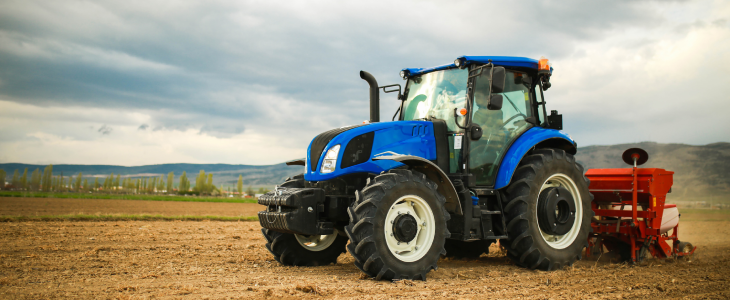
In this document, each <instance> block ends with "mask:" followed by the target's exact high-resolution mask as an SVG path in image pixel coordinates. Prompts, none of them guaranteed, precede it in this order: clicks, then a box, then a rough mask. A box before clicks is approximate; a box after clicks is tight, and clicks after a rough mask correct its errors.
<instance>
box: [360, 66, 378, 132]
mask: <svg viewBox="0 0 730 300" xmlns="http://www.w3.org/2000/svg"><path fill="white" fill-rule="evenodd" d="M360 78H362V79H363V80H365V81H367V82H368V84H369V85H370V123H375V122H380V91H379V90H378V81H376V80H375V77H374V76H373V75H372V74H370V73H368V72H365V71H360Z"/></svg>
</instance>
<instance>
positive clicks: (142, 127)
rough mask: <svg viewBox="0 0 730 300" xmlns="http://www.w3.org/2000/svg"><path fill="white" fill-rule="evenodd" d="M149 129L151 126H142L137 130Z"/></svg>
mask: <svg viewBox="0 0 730 300" xmlns="http://www.w3.org/2000/svg"><path fill="white" fill-rule="evenodd" d="M149 127H150V125H147V124H142V125H139V128H137V129H138V130H147V128H149Z"/></svg>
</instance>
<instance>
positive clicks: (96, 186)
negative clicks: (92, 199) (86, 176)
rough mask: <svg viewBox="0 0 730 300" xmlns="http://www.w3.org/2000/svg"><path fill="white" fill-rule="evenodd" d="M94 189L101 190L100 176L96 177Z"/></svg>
mask: <svg viewBox="0 0 730 300" xmlns="http://www.w3.org/2000/svg"><path fill="white" fill-rule="evenodd" d="M94 190H97V191H98V190H99V177H94Z"/></svg>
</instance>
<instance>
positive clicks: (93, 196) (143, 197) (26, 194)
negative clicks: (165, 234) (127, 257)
mask: <svg viewBox="0 0 730 300" xmlns="http://www.w3.org/2000/svg"><path fill="white" fill-rule="evenodd" d="M0 197H28V198H66V199H102V200H104V199H111V200H144V201H180V202H224V203H256V202H257V201H256V199H255V198H225V197H198V196H178V195H173V196H169V195H129V194H84V193H48V192H18V191H0Z"/></svg>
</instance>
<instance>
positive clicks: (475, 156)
mask: <svg viewBox="0 0 730 300" xmlns="http://www.w3.org/2000/svg"><path fill="white" fill-rule="evenodd" d="M489 73H490V72H489V71H486V70H485V71H483V72H482V75H481V76H478V77H475V78H474V79H473V80H474V82H473V87H474V89H473V91H474V92H473V99H474V105H473V108H472V109H471V111H472V114H471V122H472V123H473V124H478V125H479V126H481V127H482V130H483V131H482V136H481V138H480V139H478V140H475V141H470V145H469V158H468V168H469V172H470V173H471V174H473V175H474V177H475V180H476V185H477V186H482V187H493V186H494V181H495V179H496V177H497V171H498V169H499V164H500V162H501V161H502V157H503V156H504V153H505V152H506V151H507V149H508V147H509V145H510V144H512V142H513V141H514V140H515V139H517V137H519V136H520V135H521V134H522V133H523V132H525V131H526V130H527V129H529V128H530V127H531V126H532V124H530V123H529V122H528V119H529V118H531V117H533V112H534V109H533V107H532V100H531V96H530V95H531V92H530V88H531V84H530V81H529V80H523V79H525V78H528V76H529V75H528V74H527V73H524V72H520V71H514V70H506V78H505V79H506V80H505V86H504V90H503V91H502V93H499V94H501V95H502V99H503V102H502V108H501V109H500V110H488V109H487V101H488V100H487V99H488V98H487V97H489V89H490V86H491V84H490V80H489V79H490V78H489Z"/></svg>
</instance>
